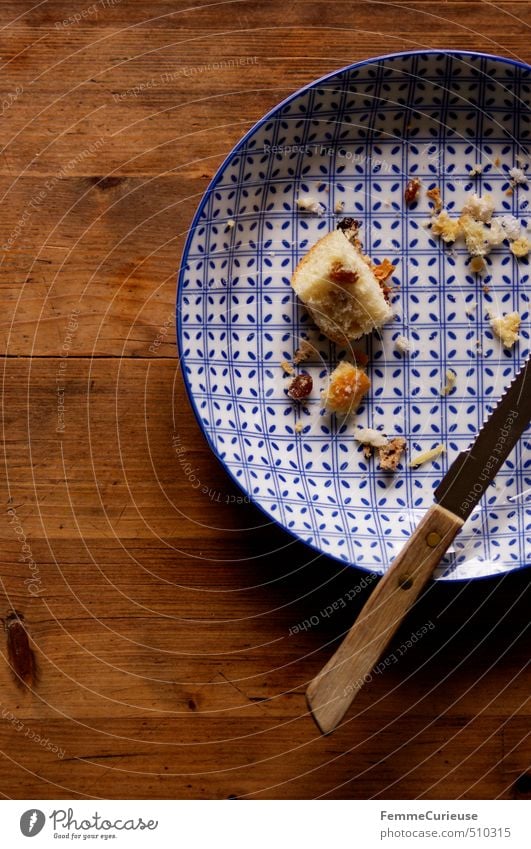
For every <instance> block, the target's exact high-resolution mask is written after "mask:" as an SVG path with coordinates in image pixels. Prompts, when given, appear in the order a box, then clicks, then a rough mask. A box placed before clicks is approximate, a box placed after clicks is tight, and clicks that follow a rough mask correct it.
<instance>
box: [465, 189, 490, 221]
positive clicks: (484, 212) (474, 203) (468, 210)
mask: <svg viewBox="0 0 531 849" xmlns="http://www.w3.org/2000/svg"><path fill="white" fill-rule="evenodd" d="M461 211H462V213H463V214H464V215H471V216H472V218H475V219H476V221H483V222H484V223H485V224H488V222H489V221H490V220H491V218H492V215H493V213H494V200H493V198H492V196H491V195H484V196H483V197H479V195H477V194H476V193H474V194H473V195H472V196H471V197H469V198H468V200H467V202H466V203H465V205H464V206H463V209H462V210H461Z"/></svg>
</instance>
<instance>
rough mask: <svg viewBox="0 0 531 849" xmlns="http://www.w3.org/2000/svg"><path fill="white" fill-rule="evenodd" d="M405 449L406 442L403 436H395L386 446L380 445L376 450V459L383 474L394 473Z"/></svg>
mask: <svg viewBox="0 0 531 849" xmlns="http://www.w3.org/2000/svg"><path fill="white" fill-rule="evenodd" d="M406 449H407V442H406V440H405V439H404V437H403V436H395V437H394V438H393V439H390V440H389V442H387V443H386V445H382V446H381V447H379V448H378V449H377V450H378V458H379V460H380V468H381V469H382V470H383V471H384V472H396V469H397V466H398V464H399V463H400V460H401V459H402V455H403V453H404V451H406Z"/></svg>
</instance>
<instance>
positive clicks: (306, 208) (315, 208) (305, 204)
mask: <svg viewBox="0 0 531 849" xmlns="http://www.w3.org/2000/svg"><path fill="white" fill-rule="evenodd" d="M297 207H298V208H299V209H301V210H302V211H303V212H313V213H315V215H324V212H325V207H324V206H323V204H322V203H320V202H319V201H318V200H317V198H314V197H313V195H308V196H307V197H304V198H297Z"/></svg>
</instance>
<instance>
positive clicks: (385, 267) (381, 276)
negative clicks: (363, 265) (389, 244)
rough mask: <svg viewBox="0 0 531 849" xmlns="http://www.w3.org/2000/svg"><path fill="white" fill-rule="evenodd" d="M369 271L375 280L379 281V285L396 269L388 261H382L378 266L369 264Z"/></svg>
mask: <svg viewBox="0 0 531 849" xmlns="http://www.w3.org/2000/svg"><path fill="white" fill-rule="evenodd" d="M371 269H372V272H373V274H374V276H375V277H376V279H377V280H379V281H380V283H384V282H385V281H386V280H387V278H388V277H390V276H391V274H392V273H393V271H394V270H395V269H396V265H393V263H392V262H391V261H390V260H388V259H384V260H382V262H381V263H380V264H379V265H374V263H371Z"/></svg>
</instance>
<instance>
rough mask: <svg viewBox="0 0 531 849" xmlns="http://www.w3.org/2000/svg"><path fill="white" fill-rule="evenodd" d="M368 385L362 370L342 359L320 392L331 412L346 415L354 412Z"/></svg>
mask: <svg viewBox="0 0 531 849" xmlns="http://www.w3.org/2000/svg"><path fill="white" fill-rule="evenodd" d="M370 385H371V382H370V380H369V378H368V377H367V375H366V374H365V372H364V371H362V370H361V369H359V368H356V366H353V365H352V363H348V362H346V361H345V360H343V361H342V362H340V363H339V365H338V366H337V368H335V369H334V371H333V372H332V374H331V375H330V378H329V383H328V386H327V388H326V389H324V390H323V392H322V393H321V398H322V401H323V405H324V406H325V408H326V409H327V410H328V411H329V412H331V413H341V414H343V415H346V416H347V415H350V414H352V413H355V412H356V410H357V408H358V407H359V405H360V404H361V401H362V399H363V397H364V395H366V394H367V392H368V391H369V388H370Z"/></svg>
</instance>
